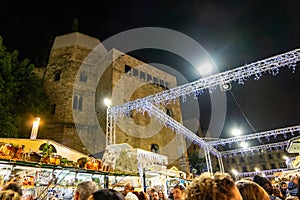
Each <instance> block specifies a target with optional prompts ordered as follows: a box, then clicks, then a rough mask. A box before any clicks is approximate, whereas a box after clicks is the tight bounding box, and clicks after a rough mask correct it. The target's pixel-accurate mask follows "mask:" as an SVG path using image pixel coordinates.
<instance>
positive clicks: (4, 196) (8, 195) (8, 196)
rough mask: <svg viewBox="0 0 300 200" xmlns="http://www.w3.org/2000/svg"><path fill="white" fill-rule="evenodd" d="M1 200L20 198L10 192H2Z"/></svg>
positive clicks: (16, 193) (18, 199) (17, 199)
mask: <svg viewBox="0 0 300 200" xmlns="http://www.w3.org/2000/svg"><path fill="white" fill-rule="evenodd" d="M0 199H1V200H21V199H22V196H21V195H19V193H18V192H14V191H12V190H3V191H1V192H0Z"/></svg>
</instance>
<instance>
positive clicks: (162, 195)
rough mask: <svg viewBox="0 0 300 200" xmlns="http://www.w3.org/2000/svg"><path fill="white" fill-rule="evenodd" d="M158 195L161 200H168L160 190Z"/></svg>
mask: <svg viewBox="0 0 300 200" xmlns="http://www.w3.org/2000/svg"><path fill="white" fill-rule="evenodd" d="M157 194H158V197H159V200H166V199H167V198H166V196H165V193H164V191H163V190H158V192H157Z"/></svg>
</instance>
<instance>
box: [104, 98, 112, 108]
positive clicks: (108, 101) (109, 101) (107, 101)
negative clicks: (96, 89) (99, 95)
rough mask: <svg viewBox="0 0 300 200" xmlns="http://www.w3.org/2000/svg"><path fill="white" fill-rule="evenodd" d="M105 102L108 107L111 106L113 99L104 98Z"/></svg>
mask: <svg viewBox="0 0 300 200" xmlns="http://www.w3.org/2000/svg"><path fill="white" fill-rule="evenodd" d="M103 102H104V104H105V105H106V107H108V108H109V107H110V106H111V100H110V99H109V98H104V100H103Z"/></svg>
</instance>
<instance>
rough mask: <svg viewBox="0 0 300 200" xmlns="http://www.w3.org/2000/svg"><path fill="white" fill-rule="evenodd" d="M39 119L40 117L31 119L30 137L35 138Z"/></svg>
mask: <svg viewBox="0 0 300 200" xmlns="http://www.w3.org/2000/svg"><path fill="white" fill-rule="evenodd" d="M40 120H41V119H40V118H39V117H37V118H35V120H34V121H33V123H32V129H31V135H30V139H36V137H37V133H38V130H39V124H40Z"/></svg>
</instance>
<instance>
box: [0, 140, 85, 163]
mask: <svg viewBox="0 0 300 200" xmlns="http://www.w3.org/2000/svg"><path fill="white" fill-rule="evenodd" d="M0 142H4V143H8V144H10V143H11V144H13V145H24V152H30V151H33V152H40V150H39V148H40V146H41V145H42V144H44V143H48V144H52V145H53V146H54V147H55V149H56V151H57V152H56V153H57V154H58V155H61V156H62V157H65V158H67V159H68V160H72V161H77V160H78V159H79V158H81V157H88V155H86V154H83V153H81V152H79V151H76V150H74V149H71V148H69V147H67V146H64V145H62V144H60V143H58V142H55V141H53V140H47V139H19V138H0Z"/></svg>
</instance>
